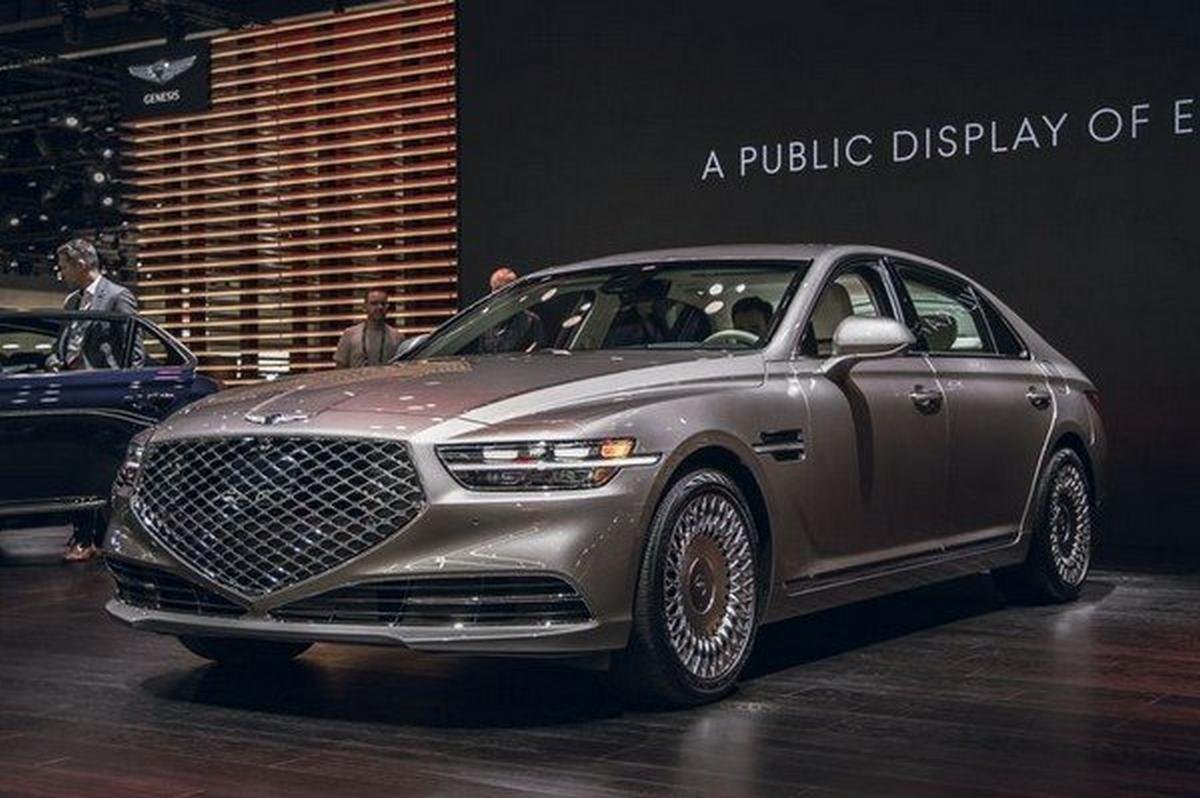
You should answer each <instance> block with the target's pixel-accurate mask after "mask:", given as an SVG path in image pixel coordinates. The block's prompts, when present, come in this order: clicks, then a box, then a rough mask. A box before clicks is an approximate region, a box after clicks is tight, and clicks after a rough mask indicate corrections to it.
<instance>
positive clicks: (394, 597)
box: [271, 575, 591, 626]
mask: <svg viewBox="0 0 1200 798" xmlns="http://www.w3.org/2000/svg"><path fill="white" fill-rule="evenodd" d="M271 616H272V617H274V618H277V619H279V620H283V621H308V622H312V623H347V624H354V623H358V624H389V625H393V626H460V625H461V626H481V625H486V626H531V625H536V626H545V625H554V624H564V623H583V622H586V621H588V620H589V619H590V618H591V613H590V612H589V611H588V608H587V605H586V604H585V603H584V601H583V598H582V597H581V596H580V595H579V593H578V592H577V591H576V590H575V589H574V588H573V587H571V586H570V585H569V584H567V583H566V582H565V581H563V580H562V579H559V578H557V577H554V576H539V575H528V576H467V577H437V578H417V579H394V580H389V581H386V582H372V583H365V584H359V585H350V586H347V587H343V588H338V589H337V590H331V591H329V592H328V593H321V594H319V595H316V596H311V597H309V598H306V599H301V600H299V601H295V602H293V603H291V604H286V605H284V606H283V607H279V608H277V609H275V610H272V611H271Z"/></svg>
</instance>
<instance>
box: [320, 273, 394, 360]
mask: <svg viewBox="0 0 1200 798" xmlns="http://www.w3.org/2000/svg"><path fill="white" fill-rule="evenodd" d="M366 311H367V320H366V321H364V322H362V323H361V324H355V325H354V326H353V327H350V328H348V329H347V330H346V331H345V332H343V333H342V337H341V340H339V341H338V345H337V352H335V353H334V355H333V362H334V363H335V364H336V365H337V367H338V368H341V369H347V368H349V369H354V368H360V367H362V366H380V365H383V364H384V363H390V362H391V360H392V358H393V357H394V356H395V355H396V350H397V349H398V348H399V347H400V343H401V342H402V341H403V340H404V335H403V334H401V332H400V331H399V330H397V329H396V328H395V327H392V326H391V325H389V324H388V323H387V313H388V295H387V292H386V291H384V290H383V289H382V288H372V289H370V290H369V291H367V297H366Z"/></svg>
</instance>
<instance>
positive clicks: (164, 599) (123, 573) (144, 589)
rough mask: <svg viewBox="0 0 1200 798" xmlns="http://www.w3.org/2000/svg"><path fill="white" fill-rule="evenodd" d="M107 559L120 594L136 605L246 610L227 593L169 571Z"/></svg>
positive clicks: (206, 611)
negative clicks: (207, 587)
mask: <svg viewBox="0 0 1200 798" xmlns="http://www.w3.org/2000/svg"><path fill="white" fill-rule="evenodd" d="M105 563H106V564H107V565H108V570H109V571H110V572H111V573H112V575H113V580H114V581H115V582H116V584H117V596H119V597H120V599H121V601H124V602H125V603H126V604H131V605H133V606H134V607H144V608H145V609H150V610H166V611H167V612H186V613H190V614H193V615H220V616H225V617H232V616H238V615H242V614H244V613H245V611H246V610H245V609H244V608H243V607H240V606H238V605H237V604H234V603H233V602H232V601H230V600H229V599H227V598H225V597H224V596H222V595H219V594H217V593H213V592H212V591H210V590H205V589H204V588H203V587H200V586H199V585H194V584H192V583H191V582H188V581H187V580H185V579H183V578H181V577H178V576H176V575H175V574H172V573H169V572H167V571H163V570H161V569H158V568H152V567H150V566H147V565H141V564H138V563H133V562H126V561H124V560H115V559H113V558H111V557H109V558H107V559H106V560H105Z"/></svg>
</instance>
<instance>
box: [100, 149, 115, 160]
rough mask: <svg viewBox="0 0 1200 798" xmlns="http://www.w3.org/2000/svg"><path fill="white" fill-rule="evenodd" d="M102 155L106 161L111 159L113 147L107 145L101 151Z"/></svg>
mask: <svg viewBox="0 0 1200 798" xmlns="http://www.w3.org/2000/svg"><path fill="white" fill-rule="evenodd" d="M100 156H101V157H102V158H104V160H106V161H111V160H112V157H113V149H112V147H105V148H104V149H103V150H101V151H100Z"/></svg>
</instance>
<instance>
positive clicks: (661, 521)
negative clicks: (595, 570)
mask: <svg viewBox="0 0 1200 798" xmlns="http://www.w3.org/2000/svg"><path fill="white" fill-rule="evenodd" d="M756 540H757V537H756V532H755V527H754V520H753V516H752V515H751V513H750V511H749V508H748V506H747V504H746V500H745V498H744V497H743V496H742V492H741V491H740V490H739V489H738V487H737V484H736V483H734V482H733V480H731V479H730V478H729V477H728V476H726V475H725V474H724V473H722V472H720V471H715V470H712V469H700V470H697V471H693V472H691V473H689V474H687V475H686V476H684V477H683V478H682V479H680V480H679V481H678V482H676V483H675V485H674V486H672V488H671V489H670V490H669V491H668V492H667V495H666V496H664V497H663V499H662V501H661V502H660V503H659V506H658V509H657V510H656V511H655V514H654V519H653V521H652V522H651V525H650V534H649V539H648V541H647V544H646V552H645V555H644V557H643V561H642V567H641V570H640V573H639V578H638V584H637V594H636V596H635V598H634V613H633V630H632V633H631V637H630V642H629V646H628V647H627V648H626V649H625V650H624V651H622V652H620V653H618V654H617V655H616V656H614V658H613V667H612V670H611V671H610V674H609V675H610V681H611V683H612V684H613V686H614V688H615V689H616V691H617V692H618V693H619V694H620V695H621V696H622V697H623V698H625V699H626V700H629V701H631V702H633V703H638V704H651V705H665V706H690V705H694V704H700V703H704V702H706V701H712V700H714V699H717V698H720V697H721V696H723V695H725V694H726V693H728V692H729V691H730V690H732V689H733V686H734V684H735V683H736V682H737V678H738V675H739V674H740V673H741V671H742V668H743V666H744V665H745V664H746V659H747V658H748V657H749V655H750V649H751V647H752V646H753V644H754V636H755V632H756V630H757V627H758V614H759V607H758V581H757V578H756V568H757V565H758V563H757V552H756V546H755V543H756Z"/></svg>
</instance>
